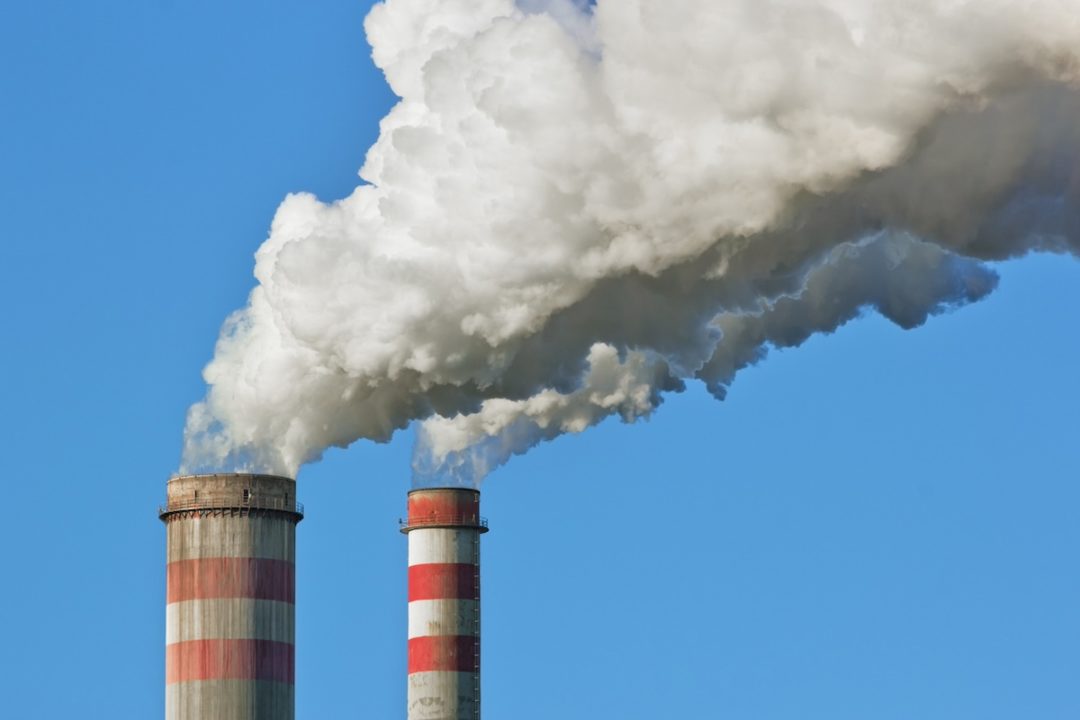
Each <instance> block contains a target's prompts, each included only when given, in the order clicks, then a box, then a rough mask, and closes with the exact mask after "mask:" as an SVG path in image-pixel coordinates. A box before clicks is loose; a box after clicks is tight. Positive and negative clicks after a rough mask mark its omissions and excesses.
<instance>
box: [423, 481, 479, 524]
mask: <svg viewBox="0 0 1080 720" xmlns="http://www.w3.org/2000/svg"><path fill="white" fill-rule="evenodd" d="M441 522H442V523H447V524H450V525H462V524H469V525H476V524H478V523H479V522H480V494H479V493H477V492H473V491H472V490H447V489H438V490H418V491H415V492H412V493H409V525H432V524H438V523H441Z"/></svg>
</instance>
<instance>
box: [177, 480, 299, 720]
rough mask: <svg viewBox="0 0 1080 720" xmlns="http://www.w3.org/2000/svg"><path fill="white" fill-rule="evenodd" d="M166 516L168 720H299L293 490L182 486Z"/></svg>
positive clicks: (269, 483) (277, 485) (255, 484)
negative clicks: (295, 719)
mask: <svg viewBox="0 0 1080 720" xmlns="http://www.w3.org/2000/svg"><path fill="white" fill-rule="evenodd" d="M159 514H160V517H161V519H162V521H163V522H164V523H165V526H166V533H167V541H166V545H167V555H168V565H167V585H166V595H167V605H166V612H165V615H166V634H165V637H166V639H165V643H166V644H165V718H166V720H207V719H208V718H213V719H214V720H293V716H294V712H295V708H294V705H295V699H294V691H293V675H294V667H295V666H294V651H293V647H294V641H295V630H294V627H295V617H296V614H295V605H294V603H295V597H296V573H295V562H296V524H297V523H298V522H300V520H301V519H302V518H303V507H302V506H301V505H300V504H299V503H297V502H296V483H295V482H294V481H293V480H292V479H290V478H285V477H277V476H272V475H250V474H233V473H229V474H217V475H189V476H183V477H177V478H173V479H172V480H170V481H169V484H168V499H167V503H166V505H165V507H163V508H161V509H160V513H159Z"/></svg>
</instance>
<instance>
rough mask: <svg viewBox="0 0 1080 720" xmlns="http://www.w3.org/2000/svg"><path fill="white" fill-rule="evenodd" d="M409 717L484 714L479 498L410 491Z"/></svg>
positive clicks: (437, 719)
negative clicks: (481, 660) (481, 706)
mask: <svg viewBox="0 0 1080 720" xmlns="http://www.w3.org/2000/svg"><path fill="white" fill-rule="evenodd" d="M401 531H402V532H403V533H406V534H408V536H409V692H408V720H465V719H466V718H468V719H469V720H476V719H477V718H479V717H480V535H481V534H482V533H485V532H487V521H486V520H484V519H482V518H481V517H480V493H479V491H477V490H466V489H462V488H432V489H424V490H413V491H412V492H410V493H409V519H408V521H407V522H406V523H405V524H404V525H403V526H402V528H401Z"/></svg>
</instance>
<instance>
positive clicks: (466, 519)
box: [398, 515, 488, 530]
mask: <svg viewBox="0 0 1080 720" xmlns="http://www.w3.org/2000/svg"><path fill="white" fill-rule="evenodd" d="M398 525H400V526H401V527H402V528H410V529H411V528H418V527H447V526H452V527H464V528H471V527H472V528H475V527H480V528H484V529H485V530H486V529H487V526H488V521H487V518H485V517H477V516H476V515H429V516H427V517H422V518H412V519H411V520H402V519H401V518H398Z"/></svg>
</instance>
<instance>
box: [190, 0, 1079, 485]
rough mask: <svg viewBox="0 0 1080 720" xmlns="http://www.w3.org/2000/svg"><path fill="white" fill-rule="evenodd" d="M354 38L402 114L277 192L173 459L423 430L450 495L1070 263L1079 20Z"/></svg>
mask: <svg viewBox="0 0 1080 720" xmlns="http://www.w3.org/2000/svg"><path fill="white" fill-rule="evenodd" d="M366 29H367V33H368V37H369V39H370V41H371V44H372V46H373V48H374V59H375V62H376V63H377V64H378V65H379V67H380V68H382V69H383V71H384V72H385V74H386V78H387V81H388V82H389V83H390V85H391V87H392V88H393V90H394V91H395V92H396V93H397V94H398V95H399V96H400V97H401V101H400V102H399V103H398V104H397V106H396V107H395V108H394V109H393V110H392V111H391V112H390V114H389V115H388V116H387V117H386V118H385V119H384V120H383V121H382V125H381V134H380V137H379V140H378V141H377V142H376V144H375V146H374V147H372V148H371V150H370V151H369V153H368V156H367V160H366V162H365V164H364V167H363V168H362V170H361V172H360V175H361V177H362V178H363V180H364V181H365V184H362V185H361V186H360V187H358V188H357V189H356V190H355V191H354V192H353V193H352V194H351V195H350V196H349V197H347V198H345V199H343V200H340V201H337V202H333V203H323V202H320V201H319V200H317V199H316V198H314V197H312V196H310V195H305V194H297V195H292V196H289V197H288V198H286V200H285V201H284V202H283V203H282V205H281V207H280V209H279V210H278V212H277V215H276V217H275V219H274V222H273V225H272V228H271V232H270V237H269V238H268V239H267V241H266V242H265V243H264V244H263V246H262V247H261V248H260V249H259V251H258V253H257V255H256V266H255V276H256V278H257V279H258V286H257V287H256V288H255V289H254V290H253V291H252V294H251V297H250V301H249V304H248V306H247V307H246V308H244V309H243V310H241V311H239V312H237V313H236V314H235V315H234V316H233V317H231V318H230V319H229V320H228V322H227V323H226V325H225V328H224V330H223V332H222V335H221V338H220V340H219V342H218V346H217V350H216V354H215V357H214V359H213V361H212V362H211V363H210V365H209V366H208V367H207V368H206V371H205V377H206V380H207V382H208V383H209V386H210V388H209V392H208V394H207V397H206V399H205V400H204V401H203V402H200V403H198V404H196V405H195V406H194V407H193V408H192V409H191V411H190V413H189V417H188V428H187V436H186V443H185V453H184V461H183V465H184V469H185V470H197V469H203V468H213V469H219V468H235V467H248V468H252V469H258V470H263V471H270V472H279V473H286V474H292V473H295V472H296V470H297V469H298V467H299V466H300V465H301V464H302V463H304V462H307V461H310V460H313V459H315V458H318V457H319V455H320V454H321V453H322V451H323V450H324V449H326V448H327V447H330V446H346V445H348V444H350V443H352V442H353V441H355V440H357V439H361V438H367V439H373V440H386V439H387V438H389V437H390V436H391V435H392V433H393V432H394V431H395V430H397V429H400V428H404V427H406V426H408V425H409V424H410V423H411V422H413V421H416V420H419V421H421V422H420V425H419V429H418V443H417V448H416V457H415V462H414V469H415V472H416V474H417V476H418V478H419V480H420V481H421V482H456V483H474V482H477V481H478V480H479V479H480V478H482V477H483V475H484V474H486V473H487V472H489V471H490V470H491V469H493V468H494V467H496V466H498V465H499V464H501V463H503V462H505V461H506V460H507V459H508V458H509V457H510V456H512V455H513V454H515V453H520V452H524V451H525V450H527V449H528V448H529V447H531V446H532V445H534V444H535V443H537V442H540V441H542V440H547V439H551V438H554V437H556V436H558V435H559V434H562V433H566V432H578V431H581V430H583V429H585V428H587V427H589V426H590V425H592V424H595V423H597V422H599V421H600V420H602V419H603V418H605V417H608V416H610V415H613V414H617V415H619V416H621V417H622V418H623V419H624V420H627V421H632V420H634V419H637V418H639V417H642V416H646V415H648V414H649V413H650V412H652V411H653V410H654V409H655V408H656V407H657V406H658V405H659V403H660V401H661V397H662V394H663V393H664V392H665V391H671V390H678V389H680V388H682V387H683V383H684V382H685V381H688V380H700V381H702V382H704V383H705V384H706V385H707V386H708V388H709V389H710V391H711V392H713V394H715V395H717V396H718V397H722V396H723V395H724V393H725V392H726V391H727V388H728V386H729V385H730V383H731V382H732V380H733V378H734V377H735V374H736V373H737V372H738V370H739V369H740V368H743V367H745V366H747V365H749V364H752V363H754V362H757V361H758V360H760V359H761V358H762V357H764V354H765V352H766V351H767V349H768V348H769V347H789V346H794V345H798V344H799V343H801V342H803V341H804V340H805V339H806V338H807V337H809V336H811V335H812V334H814V333H817V332H829V331H832V330H834V329H836V328H837V327H839V326H840V325H842V324H843V323H845V322H847V321H849V320H851V319H852V318H854V317H857V316H858V315H859V314H860V313H862V312H864V311H866V310H874V311H877V312H880V313H882V314H883V315H885V316H886V317H888V318H889V319H891V320H893V321H894V322H896V323H898V324H899V325H901V326H902V327H915V326H917V325H919V324H921V323H923V322H924V321H925V320H926V319H927V318H928V317H929V316H931V315H933V314H935V313H939V312H942V311H945V310H947V309H950V308H953V307H957V306H960V305H963V304H965V303H968V302H972V301H975V300H978V299H979V298H981V297H983V296H984V295H986V294H987V293H988V292H990V291H991V290H992V289H993V288H994V286H995V284H996V275H995V274H994V272H993V271H992V270H991V269H989V268H988V267H987V266H986V265H985V264H984V263H985V262H986V261H997V260H1003V259H1006V258H1010V257H1015V256H1018V255H1022V254H1024V253H1027V252H1030V251H1049V252H1058V253H1072V254H1077V253H1078V252H1080V0H1028V1H1026V2H1019V1H1018V0H1012V1H1006V0H949V1H948V2H944V1H943V0H905V2H895V0H800V1H795V0H752V1H751V0H745V1H735V2H714V1H713V0H599V1H598V2H596V3H595V5H594V6H589V5H587V4H585V3H583V2H572V1H571V0H529V1H528V2H526V1H525V0H521V2H519V3H517V4H515V3H514V2H512V0H387V2H385V3H383V4H381V5H378V6H376V7H375V8H374V9H373V11H372V12H371V14H370V16H369V17H368V19H367V24H366Z"/></svg>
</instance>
